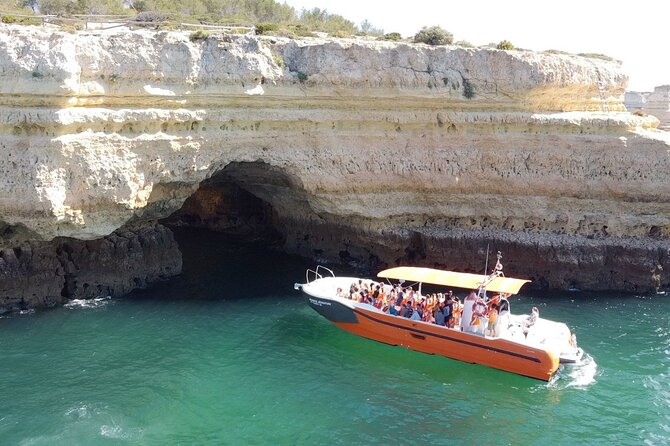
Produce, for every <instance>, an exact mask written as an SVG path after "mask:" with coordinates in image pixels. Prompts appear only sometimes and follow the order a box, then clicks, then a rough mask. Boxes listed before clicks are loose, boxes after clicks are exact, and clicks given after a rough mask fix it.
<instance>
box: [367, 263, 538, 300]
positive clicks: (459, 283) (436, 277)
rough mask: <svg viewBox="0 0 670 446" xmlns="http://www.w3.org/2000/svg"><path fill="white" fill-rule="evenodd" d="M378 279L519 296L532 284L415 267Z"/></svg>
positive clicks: (395, 270)
mask: <svg viewBox="0 0 670 446" xmlns="http://www.w3.org/2000/svg"><path fill="white" fill-rule="evenodd" d="M377 277H382V278H385V279H396V280H408V281H411V282H421V283H430V284H433V285H444V286H451V287H456V288H466V289H470V290H476V289H478V288H480V287H481V286H484V287H485V288H486V289H487V290H488V291H492V292H494V293H508V294H517V293H518V292H519V289H521V287H522V286H523V285H524V284H525V283H528V282H530V280H524V279H514V278H512V277H502V276H498V277H493V278H489V276H485V275H482V274H470V273H457V272H454V271H444V270H440V269H432V268H419V267H413V266H398V267H396V268H391V269H386V270H384V271H381V272H380V273H379V274H377Z"/></svg>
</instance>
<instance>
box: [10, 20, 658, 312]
mask: <svg viewBox="0 0 670 446" xmlns="http://www.w3.org/2000/svg"><path fill="white" fill-rule="evenodd" d="M599 83H600V84H601V85H602V86H604V90H605V97H604V98H601V97H600V95H599V91H598V84H599ZM625 84H626V77H625V76H624V75H623V74H622V73H621V72H620V69H619V66H618V65H617V64H614V63H612V62H606V61H602V60H592V59H584V58H581V57H577V56H567V55H560V54H539V53H532V52H524V51H500V50H493V49H464V48H457V47H428V46H425V45H408V44H396V43H389V42H371V41H361V40H319V39H312V40H308V41H291V40H287V39H279V38H276V39H275V38H272V39H270V38H257V37H252V36H239V37H230V36H213V37H210V38H208V39H206V40H204V41H195V42H192V41H190V40H189V36H188V34H186V33H178V32H158V33H152V32H147V31H134V32H117V33H98V34H96V33H93V32H90V33H78V34H67V33H58V32H52V31H48V30H43V29H37V28H35V29H33V28H20V27H12V26H3V27H2V28H0V95H2V99H3V102H2V103H3V104H4V106H3V107H0V135H2V136H0V170H1V171H2V173H3V175H2V177H1V179H0V185H1V188H2V190H3V194H2V196H1V197H0V220H2V222H3V223H4V224H5V225H6V227H7V228H8V230H7V231H5V236H3V237H2V238H1V240H0V242H1V243H2V245H3V246H4V247H6V248H15V247H20V246H24V245H25V244H33V243H43V244H47V245H48V246H51V245H49V244H51V243H53V242H52V240H54V239H56V238H58V237H69V238H73V239H81V240H97V239H100V238H103V237H106V236H108V235H109V234H110V233H113V232H114V231H116V230H118V228H121V227H124V225H128V224H132V225H134V227H141V226H142V225H144V224H153V223H145V222H154V221H155V220H156V219H161V218H166V217H168V216H170V215H171V214H173V213H174V212H175V211H177V210H179V209H180V208H181V207H182V205H183V204H184V202H185V201H186V200H187V199H188V198H189V197H193V198H192V200H191V201H192V202H191V203H190V204H189V205H187V207H186V208H185V209H184V210H183V211H182V217H185V216H187V214H188V215H191V217H192V218H191V221H194V220H193V218H196V217H197V218H196V221H197V222H198V224H200V223H203V222H206V223H207V224H210V225H213V226H216V225H217V222H216V220H217V219H218V222H219V223H218V224H219V225H220V226H230V224H229V223H230V221H232V220H231V218H230V217H231V214H230V213H229V210H230V208H227V207H226V206H220V204H221V203H224V202H225V201H226V200H231V199H233V200H234V199H235V196H238V197H239V194H237V195H236V192H234V191H235V188H239V189H241V190H244V191H246V192H248V193H249V194H251V195H253V197H255V199H257V201H254V199H250V200H246V199H245V203H247V204H246V206H250V207H260V208H263V209H264V210H263V212H261V213H256V214H255V213H254V212H251V213H249V214H245V215H244V216H243V217H245V218H243V220H245V221H249V220H248V218H246V217H249V216H253V215H257V216H258V215H262V216H264V217H263V218H262V219H261V220H263V221H260V220H259V222H260V223H263V224H264V223H265V222H266V221H265V219H269V220H270V221H271V222H272V224H273V228H272V229H273V230H275V231H279V232H280V233H281V234H282V236H283V240H284V246H285V247H286V249H289V250H292V251H297V252H301V253H303V254H306V255H309V256H311V257H316V258H319V259H325V260H338V259H339V260H344V261H348V262H351V263H358V264H360V265H366V266H368V267H371V268H374V267H377V266H380V265H391V264H397V263H402V262H412V263H414V264H424V265H441V266H447V267H453V268H459V267H460V268H464V269H471V270H481V264H482V262H483V260H482V259H483V257H484V254H483V252H482V250H483V249H484V250H485V246H486V245H487V244H489V245H490V246H491V248H492V249H494V250H504V251H505V256H506V258H509V259H516V260H512V261H510V262H508V268H510V270H508V273H509V274H516V275H519V276H524V277H532V278H534V279H535V282H536V284H539V285H541V286H544V287H549V288H567V287H570V286H576V287H580V288H585V289H586V288H590V289H625V290H638V291H643V290H648V289H650V288H653V287H654V286H653V283H652V280H651V278H650V269H651V268H654V267H655V266H656V265H657V264H660V265H662V266H663V267H664V268H665V269H666V270H668V269H669V268H670V265H669V264H668V258H669V253H668V249H669V248H670V244H669V243H668V235H669V234H670V203H669V199H668V197H670V194H669V192H670V182H669V180H668V178H669V177H668V175H667V174H666V172H667V171H668V168H669V167H670V158H669V155H668V153H669V152H668V151H669V149H670V138H669V137H668V136H667V134H666V133H665V132H659V131H657V130H656V129H655V127H656V126H657V125H658V120H657V119H655V118H653V117H642V116H633V115H631V114H628V113H625V112H609V113H603V112H598V110H601V109H602V108H604V107H603V101H606V102H607V109H609V110H623V104H622V96H623V92H624V89H625ZM209 178H213V179H216V178H219V179H223V180H224V181H223V183H226V184H228V185H231V184H232V185H233V187H232V188H231V187H229V186H227V187H225V188H224V187H219V186H217V184H219V183H220V182H217V181H209V182H207V183H206V184H204V185H203V187H202V188H201V189H200V191H198V188H199V187H200V185H201V183H203V182H204V181H206V180H208V179H209ZM196 191H198V193H196ZM194 194H195V195H194ZM216 203H218V204H219V205H217V204H216ZM253 203H256V204H253ZM226 209H228V211H227V210H226ZM194 216H195V217H194ZM268 216H269V217H268ZM254 218H255V217H254ZM187 220H188V218H186V219H184V218H181V221H182V222H183V221H187ZM260 223H259V226H258V227H259V228H260V227H261V226H263V225H262V224H260ZM245 224H246V223H245ZM45 246H46V245H45ZM160 260H161V259H156V261H160ZM90 271H91V274H92V275H95V274H96V272H95V271H96V265H91V266H90ZM171 271H173V272H174V271H175V270H174V269H171ZM26 274H27V277H29V276H30V274H31V273H26ZM662 280H663V281H664V284H667V280H666V279H665V278H663V279H662ZM3 286H5V287H6V285H3ZM28 288H29V287H28ZM54 289H59V288H58V286H56V287H55V288H54ZM61 289H62V288H61ZM50 292H51V291H50ZM36 294H37V295H46V294H44V292H42V291H39V290H37V291H36ZM65 294H66V295H69V293H67V292H66V293H65ZM7 299H9V297H5V300H7Z"/></svg>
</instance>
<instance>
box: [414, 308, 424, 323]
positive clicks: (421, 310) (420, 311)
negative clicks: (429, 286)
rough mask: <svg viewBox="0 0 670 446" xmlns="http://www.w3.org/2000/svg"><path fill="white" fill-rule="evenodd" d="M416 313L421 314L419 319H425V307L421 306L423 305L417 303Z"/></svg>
mask: <svg viewBox="0 0 670 446" xmlns="http://www.w3.org/2000/svg"><path fill="white" fill-rule="evenodd" d="M414 313H417V314H418V315H419V320H422V319H423V309H422V308H421V305H420V304H419V305H417V306H416V308H414Z"/></svg>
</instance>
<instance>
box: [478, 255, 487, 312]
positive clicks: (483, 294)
mask: <svg viewBox="0 0 670 446" xmlns="http://www.w3.org/2000/svg"><path fill="white" fill-rule="evenodd" d="M488 270H489V244H488V243H487V244H486V262H485V263H484V280H483V281H482V285H481V287H479V293H478V294H479V297H480V298H482V299H484V298H486V285H488V281H489V280H488V277H486V272H487V271H488Z"/></svg>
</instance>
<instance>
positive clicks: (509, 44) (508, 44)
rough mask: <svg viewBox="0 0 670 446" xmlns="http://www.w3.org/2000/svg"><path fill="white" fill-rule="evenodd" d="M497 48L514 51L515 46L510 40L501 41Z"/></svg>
mask: <svg viewBox="0 0 670 446" xmlns="http://www.w3.org/2000/svg"><path fill="white" fill-rule="evenodd" d="M496 48H497V49H499V50H513V49H514V44H513V43H512V42H510V41H509V40H501V41H500V42H498V44H497V45H496Z"/></svg>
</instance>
